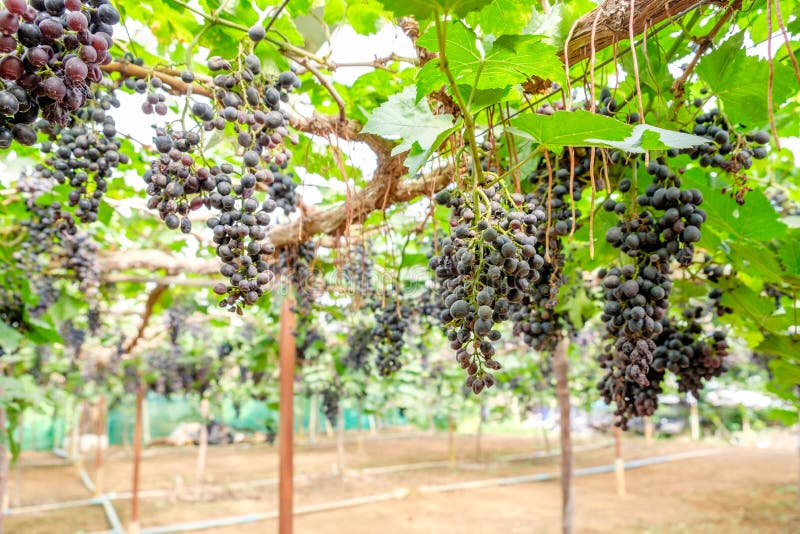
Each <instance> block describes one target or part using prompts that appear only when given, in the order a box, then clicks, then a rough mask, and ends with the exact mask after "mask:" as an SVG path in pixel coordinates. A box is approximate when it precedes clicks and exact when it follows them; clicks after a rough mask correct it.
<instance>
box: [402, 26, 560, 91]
mask: <svg viewBox="0 0 800 534" xmlns="http://www.w3.org/2000/svg"><path fill="white" fill-rule="evenodd" d="M445 37H446V41H445V53H446V57H447V64H448V68H449V69H450V72H451V73H452V74H453V76H454V78H455V80H456V83H457V84H465V85H470V86H473V87H475V88H476V89H479V90H481V89H504V88H506V87H508V86H510V85H514V84H517V83H522V82H524V81H525V80H527V79H528V78H530V77H534V76H535V77H539V78H542V79H547V80H551V81H554V82H561V81H562V79H563V77H564V68H563V66H562V64H561V60H559V59H558V56H557V55H556V54H557V52H558V50H557V49H556V47H554V46H552V45H549V44H547V43H545V42H544V41H543V40H542V37H541V36H536V35H503V36H502V37H500V38H499V39H497V40H495V41H494V42H491V43H489V42H483V43H481V44H482V48H483V51H481V50H480V49H479V48H478V44H477V43H478V40H477V36H476V35H475V32H473V31H472V30H471V29H470V28H467V27H466V26H465V25H464V24H463V23H462V22H461V21H455V22H453V23H452V24H449V25H448V27H447V31H446V34H445ZM417 44H418V45H419V46H422V47H424V48H427V49H428V50H439V43H438V40H437V35H436V30H435V28H431V29H429V30H428V31H427V32H425V33H424V34H423V35H422V36H420V38H419V39H418V40H417ZM446 82H447V80H446V78H445V76H444V74H443V73H442V72H441V71H440V69H439V60H438V58H437V59H434V60H431V61H429V62H428V63H426V64H425V66H424V67H423V68H422V69H421V70H420V73H419V77H418V86H420V87H419V88H418V91H417V94H418V95H424V94H428V93H429V92H430V90H432V89H437V88H438V87H440V86H441V85H443V84H445V83H446Z"/></svg>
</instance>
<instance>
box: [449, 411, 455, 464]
mask: <svg viewBox="0 0 800 534" xmlns="http://www.w3.org/2000/svg"><path fill="white" fill-rule="evenodd" d="M447 432H448V434H447V461H448V463H449V464H450V469H455V467H456V421H455V418H454V417H453V414H448V415H447Z"/></svg>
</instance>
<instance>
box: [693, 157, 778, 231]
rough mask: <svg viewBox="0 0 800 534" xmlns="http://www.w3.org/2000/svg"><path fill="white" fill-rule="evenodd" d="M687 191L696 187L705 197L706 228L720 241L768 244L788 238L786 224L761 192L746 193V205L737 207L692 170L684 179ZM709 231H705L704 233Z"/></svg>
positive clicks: (700, 173) (714, 186) (728, 197)
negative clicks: (716, 235)
mask: <svg viewBox="0 0 800 534" xmlns="http://www.w3.org/2000/svg"><path fill="white" fill-rule="evenodd" d="M683 182H684V184H685V185H686V186H687V187H696V188H697V189H699V190H700V191H701V192H702V193H703V206H702V208H703V209H704V210H705V211H706V213H707V214H708V220H709V221H710V223H709V224H708V225H707V227H708V228H711V229H712V230H713V231H714V232H716V233H717V234H719V235H720V237H729V238H731V240H732V242H734V243H736V242H738V241H744V240H750V239H751V240H755V241H768V240H770V239H779V238H781V237H783V236H784V235H785V234H786V225H785V224H783V223H782V222H781V221H780V219H779V218H778V214H777V213H776V212H775V208H773V207H772V205H771V204H770V202H769V199H767V197H766V196H765V195H764V193H762V192H761V191H760V190H754V191H750V192H749V193H747V195H746V196H745V202H744V204H743V205H739V204H737V203H736V200H734V199H733V198H731V197H730V195H724V194H722V193H720V189H719V188H718V187H716V184H713V185H712V182H711V177H709V176H708V175H707V174H706V173H705V172H703V171H702V170H701V169H691V170H690V171H688V172H687V173H686V174H684V176H683ZM705 229H706V228H703V230H704V231H705Z"/></svg>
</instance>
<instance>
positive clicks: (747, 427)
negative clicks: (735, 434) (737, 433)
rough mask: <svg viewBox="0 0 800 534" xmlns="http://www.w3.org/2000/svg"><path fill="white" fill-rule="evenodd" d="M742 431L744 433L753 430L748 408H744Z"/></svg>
mask: <svg viewBox="0 0 800 534" xmlns="http://www.w3.org/2000/svg"><path fill="white" fill-rule="evenodd" d="M742 432H743V433H744V434H750V432H752V429H751V428H750V414H749V413H748V412H747V408H743V409H742Z"/></svg>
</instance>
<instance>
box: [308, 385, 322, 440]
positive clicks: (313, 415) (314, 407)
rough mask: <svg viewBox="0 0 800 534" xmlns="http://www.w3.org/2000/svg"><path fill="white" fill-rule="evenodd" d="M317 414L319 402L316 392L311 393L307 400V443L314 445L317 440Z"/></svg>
mask: <svg viewBox="0 0 800 534" xmlns="http://www.w3.org/2000/svg"><path fill="white" fill-rule="evenodd" d="M318 415H319V402H318V401H317V394H316V393H312V394H311V399H310V400H309V402H308V443H309V445H314V443H316V442H317V416H318Z"/></svg>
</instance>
